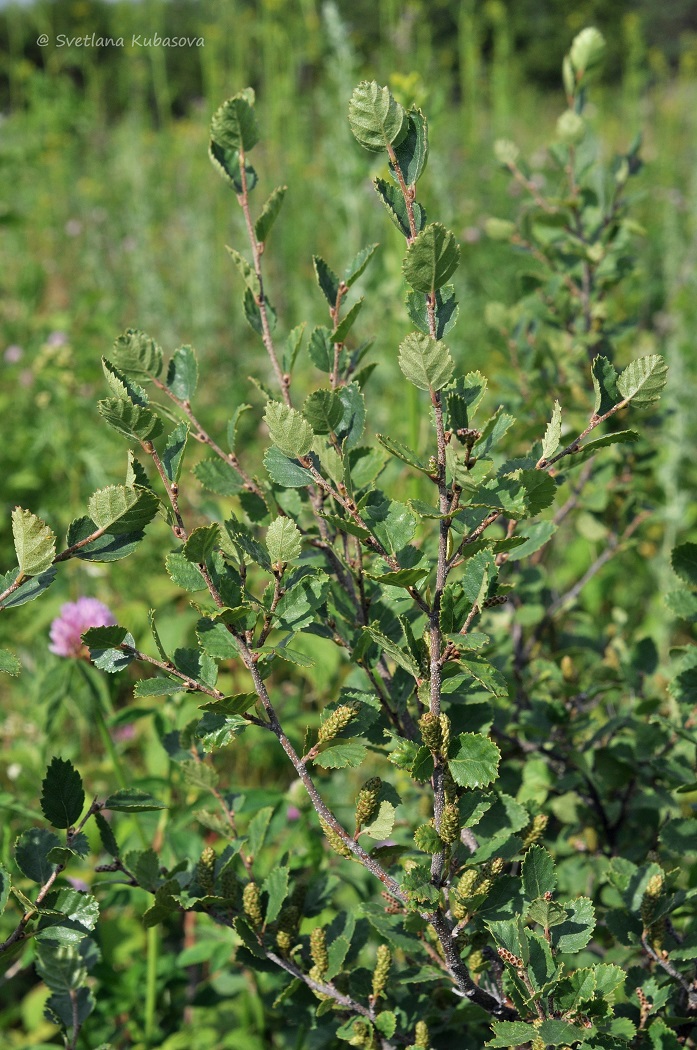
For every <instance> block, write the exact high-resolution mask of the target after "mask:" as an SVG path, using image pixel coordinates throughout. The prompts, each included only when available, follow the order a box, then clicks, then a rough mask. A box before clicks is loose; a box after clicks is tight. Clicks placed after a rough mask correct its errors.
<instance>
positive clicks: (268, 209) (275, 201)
mask: <svg viewBox="0 0 697 1050" xmlns="http://www.w3.org/2000/svg"><path fill="white" fill-rule="evenodd" d="M287 189H288V187H287V186H277V187H276V189H275V190H272V191H271V193H270V194H269V196H268V197H267V199H266V203H265V204H264V207H263V208H262V209H261V214H260V215H259V218H258V219H257V221H256V222H255V224H254V235H255V237H256V239H257V240H258V241H260V242H262V243H263V242H264V241H265V240H266V239H267V237H268V236H269V233H270V232H271V227H272V226H273V224H274V223H275V221H276V219H277V218H278V213H279V212H280V210H281V205H282V204H283V198H284V197H285V195H286V190H287Z"/></svg>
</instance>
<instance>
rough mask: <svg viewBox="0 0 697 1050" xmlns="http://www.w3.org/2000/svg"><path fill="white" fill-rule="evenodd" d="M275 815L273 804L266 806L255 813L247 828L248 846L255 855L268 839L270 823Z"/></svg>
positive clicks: (254, 855)
mask: <svg viewBox="0 0 697 1050" xmlns="http://www.w3.org/2000/svg"><path fill="white" fill-rule="evenodd" d="M272 816H273V806H264V807H263V809H260V810H259V812H258V813H255V814H254V816H253V817H252V819H251V820H250V822H249V827H248V828H247V848H248V850H249V852H250V853H251V854H252V856H253V857H256V855H257V854H258V853H259V851H260V850H261V848H262V846H263V845H264V843H265V841H266V834H267V832H268V830H269V823H270V821H271V817H272Z"/></svg>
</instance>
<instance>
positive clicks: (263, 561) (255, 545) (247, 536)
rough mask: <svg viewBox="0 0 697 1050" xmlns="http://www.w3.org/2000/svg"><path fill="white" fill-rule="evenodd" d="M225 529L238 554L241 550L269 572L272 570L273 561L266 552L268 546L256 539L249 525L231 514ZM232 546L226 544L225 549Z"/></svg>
mask: <svg viewBox="0 0 697 1050" xmlns="http://www.w3.org/2000/svg"><path fill="white" fill-rule="evenodd" d="M225 531H226V533H227V535H228V537H229V540H230V541H232V547H233V549H234V551H235V553H236V554H238V555H239V550H241V551H242V553H243V554H245V555H246V556H247V557H248V558H249V559H250V560H251V561H253V562H255V564H257V565H260V566H261V568H262V569H266V570H267V572H271V562H270V561H269V556H268V554H267V553H266V548H265V547H262V545H261V544H260V543H259V542H258V541H257V540H255V539H254V537H253V536H252V534H251V532H250V531H249V529H248V528H247V526H246V525H245V524H244V523H243V522H241V521H238V520H237V519H236V518H235V517H234V516H231V517H229V518H228V519H227V521H226V522H225ZM229 546H230V544H229V543H227V544H226V546H225V549H226V550H227V548H228V547H229Z"/></svg>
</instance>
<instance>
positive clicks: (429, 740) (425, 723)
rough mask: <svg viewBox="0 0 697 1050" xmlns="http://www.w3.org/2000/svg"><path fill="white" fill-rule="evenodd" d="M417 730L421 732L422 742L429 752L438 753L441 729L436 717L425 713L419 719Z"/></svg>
mask: <svg viewBox="0 0 697 1050" xmlns="http://www.w3.org/2000/svg"><path fill="white" fill-rule="evenodd" d="M419 729H420V730H421V736H422V738H423V742H424V744H425V745H426V747H427V748H428V749H429V751H432V752H433V753H434V754H435V753H437V752H438V751H440V749H441V745H442V743H443V727H442V726H441V724H440V718H439V717H438V715H434V714H432V713H431V712H430V711H427V712H426V713H425V714H424V715H422V716H421V718H420V719H419Z"/></svg>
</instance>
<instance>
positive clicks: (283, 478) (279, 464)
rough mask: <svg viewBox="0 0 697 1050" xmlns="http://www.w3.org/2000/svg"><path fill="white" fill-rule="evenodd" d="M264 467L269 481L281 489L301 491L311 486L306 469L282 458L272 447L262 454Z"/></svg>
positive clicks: (311, 480)
mask: <svg viewBox="0 0 697 1050" xmlns="http://www.w3.org/2000/svg"><path fill="white" fill-rule="evenodd" d="M264 466H265V467H266V469H267V471H268V473H269V477H270V478H271V480H272V481H273V482H274V483H275V484H276V485H280V486H281V487H282V488H291V489H301V488H305V487H306V486H307V485H311V484H312V483H313V480H314V479H313V477H312V474H311V473H310V471H309V470H307V468H306V467H303V466H301V464H300V463H298V461H297V460H295V459H289V458H288V456H284V455H283V453H282V452H281V451H280V450H279V449H277V448H276V447H275V446H274V445H272V446H271V447H270V448H268V449H267V450H266V453H265V454H264Z"/></svg>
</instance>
